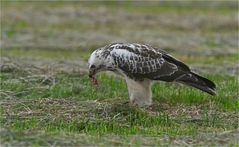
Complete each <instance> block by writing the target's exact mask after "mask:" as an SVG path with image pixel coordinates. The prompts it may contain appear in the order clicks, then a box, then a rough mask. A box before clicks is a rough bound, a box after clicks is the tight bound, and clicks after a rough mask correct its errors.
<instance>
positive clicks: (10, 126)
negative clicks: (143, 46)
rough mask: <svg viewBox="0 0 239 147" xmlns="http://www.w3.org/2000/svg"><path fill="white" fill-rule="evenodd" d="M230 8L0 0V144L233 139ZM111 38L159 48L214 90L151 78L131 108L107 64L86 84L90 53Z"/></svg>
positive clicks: (235, 104) (231, 4)
mask: <svg viewBox="0 0 239 147" xmlns="http://www.w3.org/2000/svg"><path fill="white" fill-rule="evenodd" d="M237 11H238V2H237V1H225V2H223V1H220V2H216V1H211V2H207V3H201V2H190V1H185V2H177V3H173V2H167V1H164V2H161V3H159V2H150V3H147V4H146V3H143V2H104V3H99V2H81V3H79V2H38V1H35V2H7V1H1V42H0V45H1V62H0V70H1V73H0V79H1V90H0V105H1V108H0V113H1V117H0V122H1V127H0V139H1V140H0V141H1V145H3V146H7V145H9V146H17V145H22V146H38V145H46V146H66V145H67V146H75V145H84V146H87V145H99V146H105V145H108V146H112V145H114V146H140V145H145V146H146V145H181V146H190V145H196V146H204V145H209V146H210V145H225V146H227V145H235V146H236V145H238V144H239V143H238V140H239V137H238V136H239V127H238V120H239V115H238V111H239V100H238V96H239V93H238V89H239V84H238V76H237V75H238V74H239V72H238V71H239V66H238V65H239V61H238V58H239V53H238V14H237ZM116 41H117V42H126V41H127V42H140V43H147V44H151V45H153V46H156V47H160V48H162V49H164V50H166V51H167V52H169V53H171V54H172V55H174V56H175V57H177V58H178V59H180V60H182V61H184V62H185V63H187V64H188V65H189V66H190V67H191V68H192V69H193V70H194V71H196V72H198V73H200V74H202V75H203V76H205V77H207V78H209V79H211V80H212V81H214V82H215V83H216V85H217V96H215V97H212V96H210V95H207V94H206V93H202V92H200V91H198V90H195V89H193V88H190V87H186V86H183V85H180V84H173V83H165V82H155V83H154V85H153V105H152V106H151V107H149V108H138V107H135V106H133V105H131V104H130V103H129V99H128V93H127V87H126V84H125V82H124V80H123V79H122V78H120V77H118V76H114V75H113V74H112V73H102V74H99V75H98V76H97V78H98V81H99V86H98V87H95V86H93V85H92V84H91V83H90V80H89V78H88V76H87V59H88V57H89V55H90V53H91V52H92V51H93V50H94V49H96V48H98V47H101V46H104V45H106V44H108V43H111V42H116Z"/></svg>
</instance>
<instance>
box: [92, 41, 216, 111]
mask: <svg viewBox="0 0 239 147" xmlns="http://www.w3.org/2000/svg"><path fill="white" fill-rule="evenodd" d="M88 65H89V77H90V78H91V79H92V81H93V83H95V84H97V80H96V78H95V74H96V73H98V72H100V71H113V72H114V73H117V74H119V75H122V76H123V77H124V78H125V80H126V83H127V87H128V93H129V98H130V101H131V102H132V103H133V104H136V105H138V106H140V107H142V106H149V105H151V104H152V92H151V84H152V82H153V81H154V80H160V81H166V82H178V83H182V84H185V85H189V86H192V87H194V88H197V89H200V90H202V91H204V92H207V93H209V94H210V95H213V96H214V95H216V92H215V88H216V86H215V84H214V83H213V82H212V81H210V80H208V79H206V78H204V77H202V76H200V75H198V74H196V73H195V72H193V71H191V70H190V68H189V67H188V66H187V65H186V64H184V63H183V62H181V61H179V60H178V59H176V58H174V57H172V56H171V55H169V54H168V53H167V52H165V51H163V50H161V49H159V48H155V47H152V46H150V45H145V44H138V43H113V44H110V45H106V46H104V47H102V48H99V49H96V50H95V51H94V52H93V53H92V54H91V56H90V58H89V61H88Z"/></svg>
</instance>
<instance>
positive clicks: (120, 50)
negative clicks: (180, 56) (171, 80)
mask: <svg viewBox="0 0 239 147" xmlns="http://www.w3.org/2000/svg"><path fill="white" fill-rule="evenodd" d="M113 46H114V48H111V49H112V51H111V53H110V54H111V56H112V57H113V58H114V60H115V63H116V65H117V66H118V68H119V69H121V70H122V71H123V72H124V73H125V74H126V75H127V76H129V77H131V78H134V79H142V78H149V79H157V78H160V77H162V76H170V75H172V74H173V73H175V72H176V71H177V70H178V67H177V66H176V65H175V64H173V63H170V62H168V61H167V60H165V58H164V57H163V53H161V52H160V51H158V50H155V49H154V48H152V47H151V46H148V45H140V44H118V45H117V44H114V45H113Z"/></svg>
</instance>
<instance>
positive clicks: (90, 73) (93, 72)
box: [89, 69, 96, 78]
mask: <svg viewBox="0 0 239 147" xmlns="http://www.w3.org/2000/svg"><path fill="white" fill-rule="evenodd" d="M95 74H96V70H92V69H90V70H89V78H93V76H94V75H95Z"/></svg>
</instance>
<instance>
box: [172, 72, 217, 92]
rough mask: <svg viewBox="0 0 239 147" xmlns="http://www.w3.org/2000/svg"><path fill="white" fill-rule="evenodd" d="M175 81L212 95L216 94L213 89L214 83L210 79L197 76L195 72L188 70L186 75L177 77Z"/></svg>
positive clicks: (214, 88)
mask: <svg viewBox="0 0 239 147" xmlns="http://www.w3.org/2000/svg"><path fill="white" fill-rule="evenodd" d="M176 81H177V82H179V83H183V84H186V85H189V86H192V87H194V88H197V89H200V90H202V91H204V92H207V93H209V94H211V95H213V96H215V95H216V91H215V90H216V85H215V84H214V83H213V82H212V81H210V80H208V79H206V78H204V77H202V76H199V75H198V74H196V73H193V72H190V73H189V74H186V75H184V76H182V77H180V78H178V79H177V80H176Z"/></svg>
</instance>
